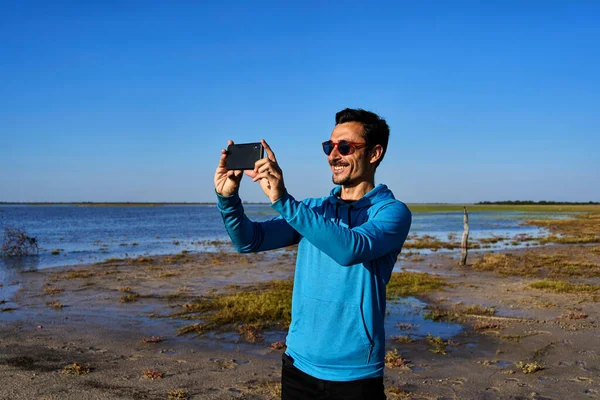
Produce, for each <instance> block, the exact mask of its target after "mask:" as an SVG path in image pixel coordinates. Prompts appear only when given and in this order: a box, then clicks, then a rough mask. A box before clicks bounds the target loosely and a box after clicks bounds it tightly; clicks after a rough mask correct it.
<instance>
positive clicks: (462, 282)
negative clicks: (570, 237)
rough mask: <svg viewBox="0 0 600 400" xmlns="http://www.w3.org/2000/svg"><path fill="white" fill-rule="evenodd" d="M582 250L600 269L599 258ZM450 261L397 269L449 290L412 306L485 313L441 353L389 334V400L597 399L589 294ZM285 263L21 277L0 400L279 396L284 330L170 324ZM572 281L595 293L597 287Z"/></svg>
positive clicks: (3, 339)
mask: <svg viewBox="0 0 600 400" xmlns="http://www.w3.org/2000/svg"><path fill="white" fill-rule="evenodd" d="M582 248H583V249H585V248H584V247H582V246H570V247H569V246H562V247H560V249H559V250H556V249H557V248H553V247H540V248H536V249H519V250H512V251H510V253H511V254H513V255H523V254H536V252H537V253H538V254H547V253H548V251H562V252H565V251H566V252H569V251H571V250H572V251H573V252H577V251H582V250H581V249H582ZM596 248H597V246H596ZM570 249H571V250H570ZM587 253H589V254H587ZM587 253H586V254H587V255H586V257H587V260H588V261H590V260H591V261H592V262H595V264H596V265H598V264H600V252H598V251H595V252H587ZM456 255H457V254H456V253H455V252H448V253H444V254H431V255H428V256H419V257H414V261H411V258H408V259H405V260H403V263H402V265H403V266H404V267H405V268H407V269H411V270H412V269H414V270H419V271H425V272H428V273H431V274H440V275H441V276H442V277H443V278H444V279H446V281H447V283H448V284H449V285H448V286H446V287H445V288H444V289H443V290H440V291H436V292H433V293H430V294H428V295H423V296H417V297H418V298H419V299H420V300H422V301H424V302H426V303H428V304H429V305H430V306H435V307H438V308H440V309H446V310H453V309H457V308H460V309H463V310H464V309H465V307H468V306H471V305H476V306H479V307H480V308H483V309H493V310H494V312H493V313H490V314H485V313H483V314H481V313H479V314H477V315H476V314H471V313H469V312H463V313H462V314H461V315H460V317H459V318H457V319H456V321H454V323H459V324H460V325H461V326H462V329H461V331H460V333H459V334H458V335H456V336H453V337H452V338H450V339H445V340H441V341H439V343H437V344H436V343H435V341H434V340H432V338H431V337H430V338H427V337H424V336H423V335H411V332H410V330H411V329H417V327H411V326H405V325H398V327H397V328H392V329H388V331H387V332H386V334H387V336H388V337H389V340H388V342H387V346H386V347H387V348H388V350H389V351H393V350H394V349H396V351H397V354H398V355H399V356H400V357H401V360H402V361H401V362H399V363H398V364H396V366H395V367H393V368H392V367H388V368H386V380H385V383H386V388H387V391H388V398H389V399H590V398H600V344H599V343H600V330H599V329H598V328H599V325H600V307H598V304H599V303H598V300H599V299H598V296H597V295H596V292H588V293H584V294H581V293H580V294H572V293H555V292H548V291H543V290H536V289H532V288H531V287H529V286H528V285H529V284H530V283H531V282H532V281H535V280H537V279H538V278H537V277H532V276H526V275H525V276H509V275H499V274H497V273H495V272H494V271H475V270H473V269H472V268H470V267H457V266H456V262H457V260H456V258H455V256H456ZM478 257H480V255H477V254H473V255H472V256H471V259H472V260H474V259H476V258H478ZM293 262H294V254H293V252H280V253H277V254H275V255H271V256H268V255H238V254H233V253H229V252H221V253H219V254H218V255H215V254H214V253H203V254H179V255H175V256H167V257H164V256H163V257H141V258H139V259H135V260H111V261H109V262H104V263H99V264H93V265H81V266H75V267H64V268H52V269H44V270H37V271H29V272H22V273H20V274H19V279H18V282H3V283H2V285H3V287H2V288H0V300H2V299H4V304H2V305H1V307H2V308H3V310H4V311H2V313H0V322H1V324H0V399H48V400H49V399H167V398H186V396H187V398H190V399H270V398H277V390H278V381H279V378H280V363H281V353H282V351H283V350H282V349H280V348H276V347H278V346H276V345H273V343H276V342H281V341H284V340H285V331H282V330H272V331H266V332H263V335H264V339H263V337H261V339H262V340H254V341H253V340H248V338H246V337H244V336H243V335H240V334H239V333H238V332H236V331H233V332H216V333H213V332H211V333H208V334H205V335H196V334H188V335H179V334H178V329H179V328H181V327H182V326H184V325H186V324H188V323H189V321H185V320H184V319H178V318H169V317H166V316H167V315H170V314H172V313H174V312H175V311H176V310H179V309H181V307H182V306H183V305H184V304H186V303H188V302H190V301H192V300H193V299H195V298H198V297H199V296H203V295H209V294H214V293H219V292H223V291H232V290H234V291H235V290H236V287H237V286H235V287H232V286H231V285H232V283H235V284H236V285H239V286H240V287H242V288H243V287H244V285H251V284H254V283H256V282H261V281H270V280H285V279H291V278H292V276H293V271H294V265H293ZM578 282H585V283H587V284H592V285H597V284H600V281H599V279H598V278H597V277H596V276H586V277H584V278H582V277H579V278H578ZM11 286H18V287H19V289H18V290H17V291H16V294H15V295H14V298H4V297H3V293H2V291H3V290H4V291H7V289H8V288H9V287H11ZM132 294H135V295H134V296H133V295H132ZM598 295H600V293H598ZM434 318H435V317H434ZM403 338H404V339H403ZM75 363H76V364H75ZM65 367H67V368H65ZM69 367H70V368H69Z"/></svg>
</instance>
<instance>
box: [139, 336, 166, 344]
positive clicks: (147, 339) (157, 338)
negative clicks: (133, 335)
mask: <svg viewBox="0 0 600 400" xmlns="http://www.w3.org/2000/svg"><path fill="white" fill-rule="evenodd" d="M163 340H164V339H163V338H162V336H150V337H145V338H142V342H144V343H160V342H162V341H163Z"/></svg>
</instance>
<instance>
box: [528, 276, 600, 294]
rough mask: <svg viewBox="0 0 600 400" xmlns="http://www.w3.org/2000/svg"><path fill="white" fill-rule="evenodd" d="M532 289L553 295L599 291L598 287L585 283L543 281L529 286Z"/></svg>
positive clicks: (599, 286) (599, 287)
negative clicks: (552, 293)
mask: <svg viewBox="0 0 600 400" xmlns="http://www.w3.org/2000/svg"><path fill="white" fill-rule="evenodd" d="M529 287H530V288H532V289H539V290H545V291H548V292H554V293H595V292H597V291H599V290H600V285H590V284H587V283H570V282H568V281H565V280H552V279H544V280H541V281H536V282H532V283H530V284H529Z"/></svg>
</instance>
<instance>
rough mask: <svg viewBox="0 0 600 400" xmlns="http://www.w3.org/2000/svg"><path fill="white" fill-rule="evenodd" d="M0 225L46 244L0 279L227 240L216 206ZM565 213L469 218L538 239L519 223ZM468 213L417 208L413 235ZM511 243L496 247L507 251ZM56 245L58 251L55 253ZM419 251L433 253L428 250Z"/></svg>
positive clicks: (56, 214) (42, 211) (485, 228)
mask: <svg viewBox="0 0 600 400" xmlns="http://www.w3.org/2000/svg"><path fill="white" fill-rule="evenodd" d="M245 208H246V213H247V214H248V216H249V217H250V218H251V219H253V220H255V221H264V220H267V219H270V218H273V217H275V216H276V213H275V212H274V211H273V210H272V209H271V207H269V206H267V205H246V206H245ZM0 209H2V210H3V212H2V213H0V229H3V228H4V227H6V226H15V227H19V228H22V229H24V230H25V231H26V232H27V233H28V234H29V236H33V237H36V238H37V240H38V243H39V244H40V253H39V256H37V257H26V258H22V259H13V260H9V259H6V258H0V282H7V281H10V279H11V274H12V272H11V270H14V269H21V270H23V269H37V268H47V267H52V266H60V265H73V264H81V263H90V262H98V261H104V260H106V259H109V258H124V257H127V256H129V257H137V256H140V255H160V254H174V253H179V252H181V251H182V250H187V251H216V250H218V248H217V247H215V246H214V245H211V244H210V243H209V242H210V241H215V240H217V241H226V242H228V237H227V233H226V232H225V229H224V227H223V222H222V220H221V216H220V214H219V212H218V210H217V208H216V206H214V205H193V206H158V207H82V206H66V205H57V206H23V205H2V206H0ZM548 217H552V218H556V217H559V218H560V217H564V215H559V214H543V213H528V214H526V213H518V212H472V213H470V215H469V223H470V230H471V234H470V238H472V239H476V238H482V237H492V236H501V237H506V238H512V237H515V236H516V235H522V234H526V235H529V236H540V235H542V234H543V233H544V232H543V231H541V230H540V229H538V228H536V227H531V226H521V225H520V222H521V221H522V220H523V219H528V218H548ZM462 218H463V215H462V213H460V212H451V213H415V214H414V215H413V223H412V227H411V235H419V236H422V235H431V236H434V237H436V238H439V239H441V240H445V241H447V240H448V236H449V235H451V236H452V235H454V236H455V237H458V238H460V234H461V233H462V229H463V222H462ZM503 246H507V244H506V243H504V242H500V243H497V244H494V245H493V247H492V248H502V247H503ZM55 249H59V250H60V254H58V255H52V254H51V253H52V251H53V250H55ZM421 252H427V251H426V250H425V251H423V250H421Z"/></svg>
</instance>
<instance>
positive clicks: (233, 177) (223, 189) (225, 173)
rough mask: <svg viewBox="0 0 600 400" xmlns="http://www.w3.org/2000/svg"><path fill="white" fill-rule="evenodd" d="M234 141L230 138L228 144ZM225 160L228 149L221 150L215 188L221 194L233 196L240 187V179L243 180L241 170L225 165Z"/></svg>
mask: <svg viewBox="0 0 600 400" xmlns="http://www.w3.org/2000/svg"><path fill="white" fill-rule="evenodd" d="M232 144H233V141H231V140H229V141H228V142H227V145H229V146H230V145H232ZM225 160H227V150H225V149H223V150H221V159H220V160H219V165H218V166H217V170H216V171H215V189H216V191H217V193H219V194H220V195H221V196H231V195H232V194H235V193H237V191H238V190H239V188H240V181H241V180H242V172H243V171H241V170H228V169H227V168H226V167H225V165H226V164H225Z"/></svg>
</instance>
